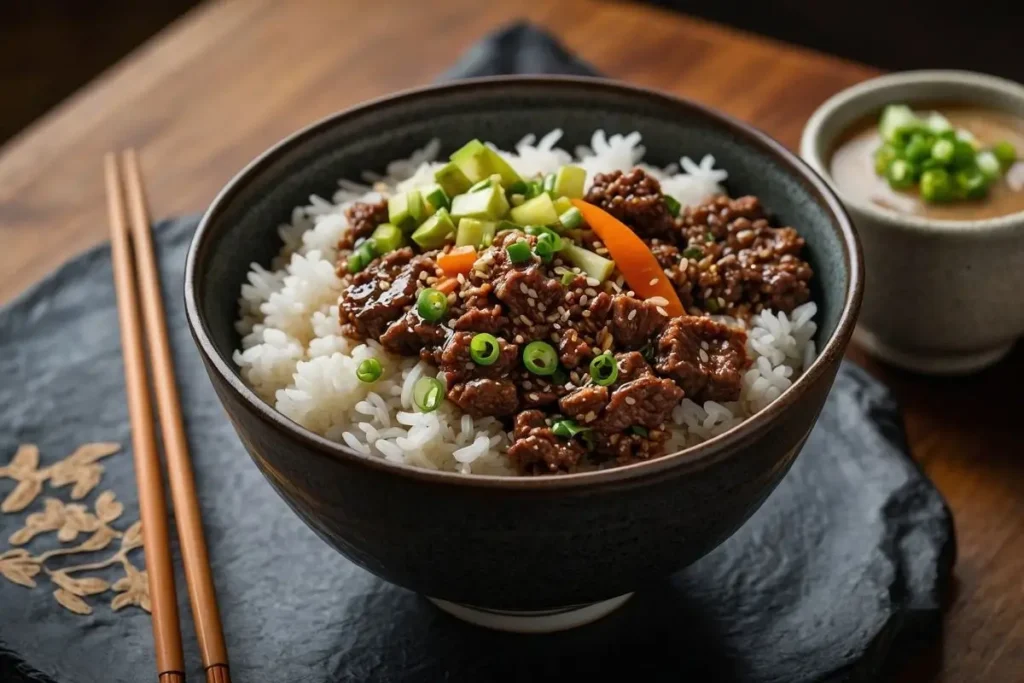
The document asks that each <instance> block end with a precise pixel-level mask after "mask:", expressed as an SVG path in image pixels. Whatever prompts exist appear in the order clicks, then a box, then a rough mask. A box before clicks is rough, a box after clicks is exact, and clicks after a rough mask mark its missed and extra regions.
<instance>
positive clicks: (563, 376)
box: [551, 368, 569, 384]
mask: <svg viewBox="0 0 1024 683" xmlns="http://www.w3.org/2000/svg"><path fill="white" fill-rule="evenodd" d="M568 381H569V373H568V372H566V371H565V370H563V369H562V368H558V369H557V370H555V372H554V374H552V375H551V383H552V384H565V383H566V382H568Z"/></svg>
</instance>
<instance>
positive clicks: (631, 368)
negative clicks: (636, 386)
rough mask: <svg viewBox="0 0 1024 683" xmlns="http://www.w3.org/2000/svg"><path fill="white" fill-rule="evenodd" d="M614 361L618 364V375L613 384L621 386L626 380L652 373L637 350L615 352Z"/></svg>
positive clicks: (629, 380)
mask: <svg viewBox="0 0 1024 683" xmlns="http://www.w3.org/2000/svg"><path fill="white" fill-rule="evenodd" d="M615 362H616V363H617V364H618V366H619V376H618V378H617V379H616V380H615V386H621V385H623V384H625V383H626V382H632V381H633V380H635V379H639V378H641V377H647V376H649V375H653V374H654V373H653V371H652V370H651V366H650V365H649V364H648V363H647V361H646V360H645V359H644V357H643V355H642V354H640V353H639V352H637V351H628V352H626V353H617V354H615Z"/></svg>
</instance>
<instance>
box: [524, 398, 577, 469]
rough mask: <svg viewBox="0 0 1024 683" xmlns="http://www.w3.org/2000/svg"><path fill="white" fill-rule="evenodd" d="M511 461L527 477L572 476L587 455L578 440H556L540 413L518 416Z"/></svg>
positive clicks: (534, 411)
mask: <svg viewBox="0 0 1024 683" xmlns="http://www.w3.org/2000/svg"><path fill="white" fill-rule="evenodd" d="M513 436H514V437H515V441H514V442H513V443H512V445H511V446H510V447H509V449H508V457H509V459H510V460H511V461H512V463H513V464H514V465H515V466H516V468H517V469H518V470H519V471H520V472H521V473H523V474H556V473H560V472H572V471H573V470H574V469H575V468H576V464H577V463H578V462H579V461H580V459H581V458H582V457H583V455H584V453H585V451H584V450H583V447H582V446H580V445H579V444H578V443H576V441H575V440H569V439H562V438H560V437H557V436H555V434H554V432H552V431H551V428H550V427H549V426H548V424H547V422H546V421H545V419H544V413H542V412H541V411H539V410H527V411H525V412H522V413H520V414H519V415H517V416H516V419H515V428H514V430H513Z"/></svg>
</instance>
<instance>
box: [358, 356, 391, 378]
mask: <svg viewBox="0 0 1024 683" xmlns="http://www.w3.org/2000/svg"><path fill="white" fill-rule="evenodd" d="M383 372H384V368H382V367H381V366H380V361H379V360H377V359H376V358H367V359H366V360H364V361H363V362H362V363H360V364H359V367H358V368H356V377H357V378H359V381H360V382H376V381H377V380H378V379H380V376H381V374H382V373H383Z"/></svg>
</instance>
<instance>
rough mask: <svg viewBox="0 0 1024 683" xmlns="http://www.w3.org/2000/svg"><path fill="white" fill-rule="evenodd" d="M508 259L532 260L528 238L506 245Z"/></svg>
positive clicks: (515, 261) (517, 260)
mask: <svg viewBox="0 0 1024 683" xmlns="http://www.w3.org/2000/svg"><path fill="white" fill-rule="evenodd" d="M505 251H506V252H508V259H509V260H510V261H511V262H512V263H524V262H526V261H529V260H530V245H529V243H528V242H527V241H526V240H519V241H518V242H514V243H513V244H510V245H508V246H507V247H505Z"/></svg>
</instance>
